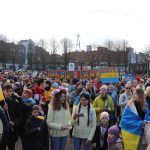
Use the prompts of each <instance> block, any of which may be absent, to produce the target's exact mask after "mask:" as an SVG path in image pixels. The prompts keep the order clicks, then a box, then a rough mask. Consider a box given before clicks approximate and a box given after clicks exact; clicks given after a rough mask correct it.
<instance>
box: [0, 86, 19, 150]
mask: <svg viewBox="0 0 150 150" xmlns="http://www.w3.org/2000/svg"><path fill="white" fill-rule="evenodd" d="M4 97H5V102H6V103H5V102H4V101H1V102H0V105H1V106H2V107H3V109H4V110H5V114H6V116H7V120H8V122H9V137H8V140H7V143H6V144H5V145H4V146H3V147H1V149H3V150H5V149H6V146H8V149H9V150H15V143H16V142H17V141H18V132H19V130H20V125H21V122H22V109H21V108H22V107H21V105H20V103H19V101H18V100H17V99H16V98H15V97H14V96H13V88H12V86H11V84H6V85H5V87H4Z"/></svg>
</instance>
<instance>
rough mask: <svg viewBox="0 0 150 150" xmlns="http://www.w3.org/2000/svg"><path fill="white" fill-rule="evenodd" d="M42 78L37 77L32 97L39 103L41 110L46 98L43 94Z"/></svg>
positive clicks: (43, 107)
mask: <svg viewBox="0 0 150 150" xmlns="http://www.w3.org/2000/svg"><path fill="white" fill-rule="evenodd" d="M44 91H45V90H44V79H43V78H39V79H38V80H37V85H36V86H35V87H34V89H33V98H34V100H36V104H40V105H41V107H42V109H43V111H45V105H46V98H45V95H44Z"/></svg>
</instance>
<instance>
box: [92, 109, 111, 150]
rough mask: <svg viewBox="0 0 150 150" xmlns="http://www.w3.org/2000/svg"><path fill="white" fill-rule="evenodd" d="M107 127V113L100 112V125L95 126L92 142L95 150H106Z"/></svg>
mask: <svg viewBox="0 0 150 150" xmlns="http://www.w3.org/2000/svg"><path fill="white" fill-rule="evenodd" d="M109 127H110V125H109V114H108V112H102V113H101V114H100V123H99V124H97V126H96V131H95V134H94V137H93V140H92V141H93V143H94V148H95V149H96V150H107V148H108V143H107V136H108V128H109Z"/></svg>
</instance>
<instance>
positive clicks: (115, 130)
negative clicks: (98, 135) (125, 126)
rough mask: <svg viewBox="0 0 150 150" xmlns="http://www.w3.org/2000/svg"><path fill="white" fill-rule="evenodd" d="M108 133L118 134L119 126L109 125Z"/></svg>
mask: <svg viewBox="0 0 150 150" xmlns="http://www.w3.org/2000/svg"><path fill="white" fill-rule="evenodd" d="M109 133H111V134H115V135H119V134H120V130H119V128H118V126H117V125H114V126H112V127H110V128H109V129H108V134H109Z"/></svg>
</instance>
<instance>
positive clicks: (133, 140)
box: [120, 105, 150, 150]
mask: <svg viewBox="0 0 150 150" xmlns="http://www.w3.org/2000/svg"><path fill="white" fill-rule="evenodd" d="M133 109H134V107H133V105H131V106H127V107H126V108H125V110H124V112H123V114H122V119H121V123H120V126H121V133H122V138H123V141H124V149H125V150H137V148H138V144H139V140H140V136H141V135H142V134H143V131H142V130H143V128H142V127H143V124H144V121H143V120H142V119H141V118H140V117H139V116H138V115H137V114H136V113H135V112H134V111H133ZM144 120H146V121H149V120H150V118H149V109H148V108H147V109H146V112H145V118H144Z"/></svg>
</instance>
